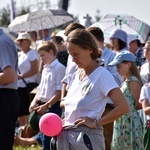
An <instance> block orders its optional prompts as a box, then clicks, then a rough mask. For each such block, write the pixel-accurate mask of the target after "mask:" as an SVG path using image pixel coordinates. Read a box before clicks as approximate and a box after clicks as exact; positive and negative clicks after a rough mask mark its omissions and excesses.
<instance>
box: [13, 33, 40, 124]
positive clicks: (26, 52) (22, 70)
mask: <svg viewBox="0 0 150 150" xmlns="http://www.w3.org/2000/svg"><path fill="white" fill-rule="evenodd" d="M16 42H17V43H18V44H19V46H20V48H21V49H22V51H20V52H19V53H18V79H19V80H18V93H19V96H20V114H19V116H20V117H19V125H20V126H23V125H25V124H27V122H28V114H29V111H28V110H29V106H30V99H29V94H28V93H27V88H26V83H32V85H33V86H34V85H35V86H36V85H37V84H35V83H36V75H37V73H38V59H39V56H38V54H37V52H36V50H33V49H31V46H33V44H34V42H33V40H32V39H31V37H30V35H29V34H28V33H25V32H22V33H20V34H19V35H18V37H17V39H16ZM32 85H31V86H32Z"/></svg>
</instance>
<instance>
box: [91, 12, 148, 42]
mask: <svg viewBox="0 0 150 150" xmlns="http://www.w3.org/2000/svg"><path fill="white" fill-rule="evenodd" d="M92 26H96V27H100V28H101V29H102V30H103V32H104V35H105V37H106V38H108V37H109V35H110V33H111V31H112V30H114V29H115V28H120V29H122V30H124V31H126V32H127V33H128V34H134V35H136V36H137V37H138V38H139V40H140V41H141V42H142V43H144V42H145V41H146V40H147V39H148V36H149V33H150V26H149V25H148V24H146V23H145V22H143V21H141V20H139V19H137V18H135V17H133V16H130V15H128V14H122V15H121V14H120V15H116V14H107V15H105V16H104V17H103V18H102V19H101V20H100V21H99V22H96V23H94V24H92Z"/></svg>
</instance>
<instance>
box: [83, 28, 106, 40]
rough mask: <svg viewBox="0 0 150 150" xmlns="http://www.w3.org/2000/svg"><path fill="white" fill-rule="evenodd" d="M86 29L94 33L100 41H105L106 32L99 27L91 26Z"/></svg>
mask: <svg viewBox="0 0 150 150" xmlns="http://www.w3.org/2000/svg"><path fill="white" fill-rule="evenodd" d="M86 30H87V31H89V32H90V33H92V34H93V35H94V37H95V38H96V39H97V40H98V41H100V42H104V34H103V31H102V30H101V29H100V28H99V27H89V28H87V29H86Z"/></svg>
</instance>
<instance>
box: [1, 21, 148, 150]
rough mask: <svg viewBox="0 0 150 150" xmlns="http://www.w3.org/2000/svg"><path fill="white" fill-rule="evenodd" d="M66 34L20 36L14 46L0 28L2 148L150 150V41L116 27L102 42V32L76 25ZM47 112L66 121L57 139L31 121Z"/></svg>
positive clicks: (35, 33)
mask: <svg viewBox="0 0 150 150" xmlns="http://www.w3.org/2000/svg"><path fill="white" fill-rule="evenodd" d="M64 34H65V36H66V39H63V37H61V36H58V35H53V36H50V33H49V30H48V29H44V30H40V31H38V32H36V31H32V32H21V33H19V34H18V37H17V38H16V40H15V41H13V40H12V39H11V38H10V37H9V36H7V35H6V34H5V33H4V32H3V31H2V30H1V29H0V53H1V55H0V99H1V101H0V103H1V105H0V111H1V116H2V117H1V118H2V123H1V124H0V133H1V138H0V141H3V144H0V149H3V150H8V149H9V150H11V149H12V147H13V145H21V146H23V147H25V146H31V145H33V144H34V145H36V144H40V145H41V147H42V149H43V150H63V149H64V150H87V149H90V150H143V149H145V150H149V149H150V94H149V93H150V41H149V40H148V41H145V43H141V42H140V40H139V39H138V37H136V36H135V35H131V34H129V35H128V34H127V33H126V32H125V31H123V30H121V29H115V30H113V31H112V32H111V34H110V37H109V39H110V43H105V42H104V39H105V37H104V33H103V31H102V30H101V29H100V28H99V27H88V28H85V27H84V26H83V25H81V24H80V23H77V22H72V23H70V24H69V25H68V26H67V27H66V29H65V32H64ZM39 37H40V39H42V40H40V41H39V40H38V38H39ZM15 44H17V45H18V46H19V47H20V49H21V51H20V50H17V49H16V47H15ZM108 44H109V47H107V46H106V45H108ZM143 45H144V46H143ZM35 88H36V92H35V95H34V97H33V98H31V96H30V92H31V91H32V90H33V89H35ZM12 108H13V109H12ZM49 112H53V113H56V114H57V115H59V116H60V117H61V118H62V122H63V130H62V131H61V132H60V133H59V134H58V135H57V136H55V137H49V136H46V135H44V134H43V133H42V132H41V131H39V128H36V131H35V128H33V127H32V125H31V124H30V122H29V117H31V114H32V116H33V115H36V117H37V118H36V119H37V120H38V121H39V120H40V117H41V116H43V115H44V114H45V113H49ZM38 121H37V126H38ZM15 129H16V131H17V132H15ZM20 129H22V132H21V133H20V134H18V132H19V131H20ZM25 130H26V131H25ZM23 132H26V133H23ZM5 141H8V142H7V143H6V142H5ZM5 143H6V144H5Z"/></svg>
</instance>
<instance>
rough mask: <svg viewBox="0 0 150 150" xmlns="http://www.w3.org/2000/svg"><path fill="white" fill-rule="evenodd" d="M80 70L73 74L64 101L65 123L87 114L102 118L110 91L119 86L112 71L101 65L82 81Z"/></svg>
mask: <svg viewBox="0 0 150 150" xmlns="http://www.w3.org/2000/svg"><path fill="white" fill-rule="evenodd" d="M80 71H81V70H79V69H78V70H77V71H76V72H75V74H74V75H73V78H72V84H71V86H70V87H69V90H68V93H67V95H66V98H65V101H64V104H65V125H70V124H73V123H74V121H75V120H77V119H79V118H81V117H85V116H87V117H90V118H93V119H94V118H100V117H101V116H102V114H103V112H104V110H105V106H106V103H107V102H108V93H109V92H110V91H111V90H112V89H114V88H116V87H118V85H117V83H116V82H115V80H114V78H113V76H112V75H111V74H110V72H109V71H107V70H106V69H105V68H103V67H101V66H100V67H98V68H97V69H96V70H94V71H93V72H92V73H91V74H90V75H89V76H88V77H87V78H85V79H84V80H82V81H80V80H79V74H80ZM108 79H109V80H108Z"/></svg>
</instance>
